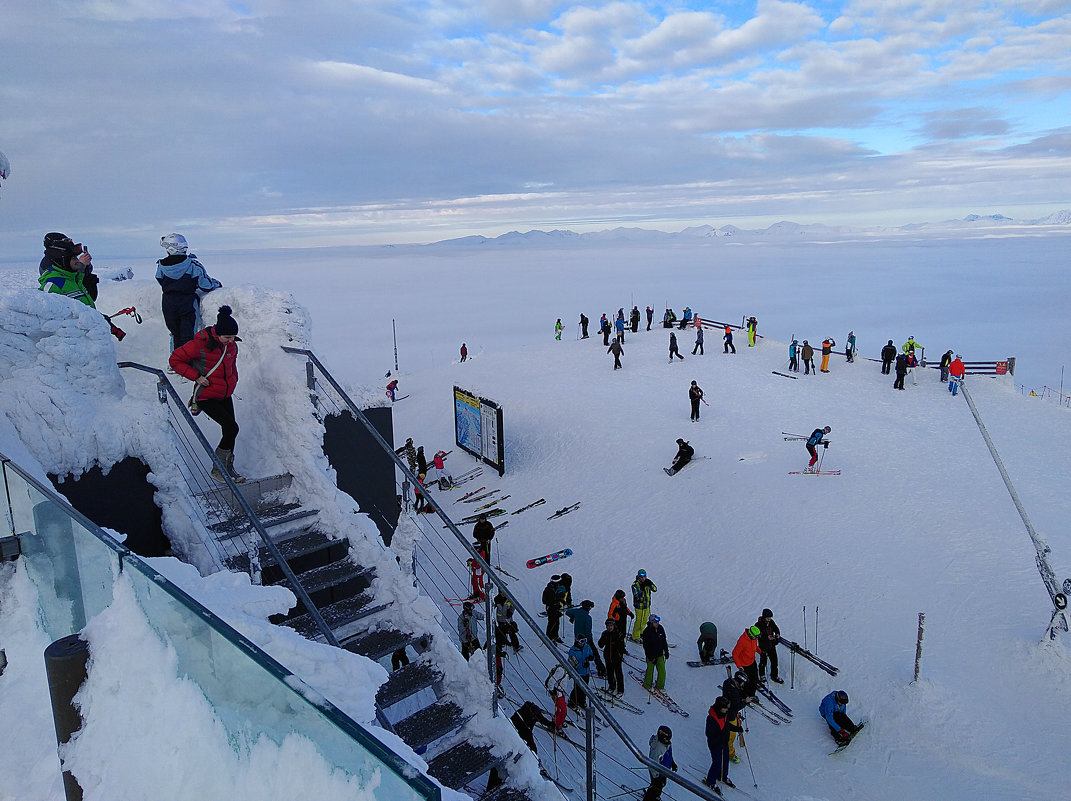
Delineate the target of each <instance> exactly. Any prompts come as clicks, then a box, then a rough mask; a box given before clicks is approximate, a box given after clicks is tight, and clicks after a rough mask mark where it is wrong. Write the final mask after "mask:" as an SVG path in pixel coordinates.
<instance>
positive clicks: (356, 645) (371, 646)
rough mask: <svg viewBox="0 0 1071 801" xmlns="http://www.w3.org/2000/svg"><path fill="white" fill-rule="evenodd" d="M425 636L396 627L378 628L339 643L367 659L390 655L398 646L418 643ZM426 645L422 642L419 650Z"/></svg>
mask: <svg viewBox="0 0 1071 801" xmlns="http://www.w3.org/2000/svg"><path fill="white" fill-rule="evenodd" d="M427 637H428V635H426V634H408V633H406V632H404V631H398V630H397V629H379V630H378V631H370V632H366V633H364V634H358V635H356V636H354V637H350V638H349V639H347V640H344V641H343V642H342V643H341V645H342V647H343V648H345V649H346V650H347V651H352V652H353V653H355V654H360V655H361V656H366V657H368V658H369V659H382V658H383V657H385V656H390V655H391V654H393V653H394V652H395V651H397V650H398V649H399V648H404V647H405V646H407V645H413V644H415V643H420V642H421V640H425V639H426V638H427ZM426 647H427V645H426V643H424V644H422V648H421V650H423V648H426Z"/></svg>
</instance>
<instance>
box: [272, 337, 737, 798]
mask: <svg viewBox="0 0 1071 801" xmlns="http://www.w3.org/2000/svg"><path fill="white" fill-rule="evenodd" d="M280 347H281V348H282V349H283V350H284V351H285V352H286V353H293V354H298V355H302V356H305V357H306V358H307V359H308V360H309V363H311V364H312V365H315V367H316V369H317V370H319V371H320V374H321V375H322V376H323V377H324V379H325V380H326V381H327V382H328V383H329V384H330V385H331V387H332V388H333V389H334V390H335V392H336V393H338V396H339V397H340V398H341V399H342V401H343V402H344V403H345V404H346V407H347V409H348V411H349V412H350V413H351V414H352V415H353V416H354V419H356V420H357V421H358V422H359V423H361V425H363V426H364V427H365V430H366V431H368V433H369V434H370V435H371V436H372V438H373V439H374V440H375V441H376V442H377V443H378V444H379V446H380V447H381V448H383V450H384V452H385V453H386V454H387V455H388V456H389V457H390V458H391V459H393V461H394V464H395V466H396V467H397V468H398V469H400V470H401V471H402V475H404V476H405V477H406V478H407V479H408V480H409V481H411V482H412V483H413V486H419V485H420V484H419V482H418V481H417V477H416V476H415V475H413V473H412V471H410V470H409V467H408V466H407V465H406V464H405V462H403V461H402V459H401V458H400V457H399V456H398V454H396V453H395V452H394V449H393V448H392V447H391V446H390V443H388V442H387V441H386V440H385V439H384V438H383V435H382V434H380V433H379V431H377V430H376V427H375V426H374V425H372V423H371V421H370V420H369V419H368V418H367V417H365V415H364V413H363V412H362V411H361V410H360V409H358V408H357V406H356V404H354V402H353V401H352V400H351V399H350V397H349V395H347V394H346V392H345V390H343V389H342V387H341V386H340V385H339V383H338V382H337V381H336V380H335V379H334V377H333V376H332V375H331V374H330V373H329V372H328V371H327V368H326V367H324V365H323V363H322V362H321V361H320V360H319V359H318V358H317V357H316V354H314V353H313V352H312V351H311V350H307V349H305V348H292V347H289V346H287V345H281V346H280ZM309 374H310V375H311V369H310V371H309ZM424 500H425V502H426V503H427V504H428V505H430V506H431V508H432V509H433V510H434V511H435V514H437V515H438V516H439V518H440V519H441V520H442V521H443V522H444V523H445V524H446V526H447V528H449V529H450V531H451V532H452V533H453V535H454V536H455V537H457V540H458V542H460V543H461V545H462V547H464V548H465V550H466V551H468V552H469V554H470V555H471V557H472V559H473V560H474V561H475V562H476V563H477V564H478V565H479V566H480V567H481V568H483V570H484V573H485V575H486V576H488V577H489V578H490V581H491V582H492V583H494V584H495V585H496V586H497V587H498V592H500V593H502V594H503V595H505V596H506V598H507V599H508V600H509V601H510V603H512V604H513V608H514V610H516V611H517V612H519V613H520V615H521V618H523V619H524V621H525V622H526V623H527V624H528V625H529V627H530V628H531V629H532V631H533V632H535V634H536V636H537V637H538V638H539V639H540V640H541V641H542V643H543V645H544V646H546V648H547V650H548V651H549V652H550V653H551V654H552V656H553V658H554V659H555V660H556V661H557V662H558V664H559V665H561V666H562V668H564V670H565V672H566V673H568V674H569V676H570V677H571V678H572V679H573V681H574V682H575V683H576V686H578V687H579V688H581V691H582V692H583V693H584V694H585V696H586V697H587V706H586V709H587V716H588V718H587V725H586V727H585V728H586V732H585V734H586V740H587V757H588V775H587V778H586V781H587V788H586V789H587V799H588V801H595V777H594V765H593V763H592V756H591V755H592V753H593V750H594V731H593V725H594V717H593V714H592V708H593V705H594V708H595V709H597V710H598V711H599V713H600V714H601V715H602V717H603V719H604V720H605V721H606V723H607V725H608V726H609V727H610V728H611V729H613V731H614V733H615V734H616V735H617V737H618V739H620V740H621V742H622V743H623V744H624V746H625V747H626V748H627V749H628V750H629V751H630V752H631V753H632V755H633V756H634V757H636V759H637V760H638V761H639V762H640V763H642V764H643V765H644V766H645V767H647V768H648V769H652V770H655V771H657V772H658V773H661V774H662V775H663V776H665V777H666V778H667V779H669V780H670V781H672V782H674V783H676V784H678V785H680V786H681V787H683V788H685V789H686V790H688V791H690V792H692V793H694V794H695V795H697V796H699V797H700V798H704V799H706V800H707V801H720V797H719V796H716V795H714V794H713V793H711V792H710V790H709V789H707V788H704V787H701V786H700V785H699V784H698V783H696V782H694V781H691V780H689V779H685V778H682V777H681V776H679V775H677V773H675V772H674V771H672V770H670V769H668V768H666V767H664V766H663V765H661V764H659V763H658V762H655V761H654V760H652V759H651V758H650V757H648V756H647V755H646V754H644V753H643V752H642V751H641V750H640V749H639V747H637V745H636V744H635V743H634V742H633V741H632V739H631V738H630V737H629V736H628V734H627V733H626V732H625V730H624V729H623V728H621V726H620V725H619V724H618V722H617V721H616V720H615V719H614V717H613V715H611V714H610V711H609V709H607V708H606V706H605V704H603V702H602V699H600V698H599V697H598V695H597V694H596V693H593V692H590V691H589V689H588V686H589V685H588V684H587V682H585V681H584V679H583V678H582V677H581V676H580V674H579V673H578V672H577V671H576V669H575V668H573V666H572V665H570V664H569V662H568V660H566V659H563V658H562V656H561V653H560V652H559V651H558V649H557V648H556V647H555V646H554V643H553V642H551V640H550V638H549V637H547V635H546V634H545V633H544V632H543V630H542V627H541V626H540V625H539V624H538V623H537V622H536V620H535V619H534V618H533V617H532V616H531V615H530V614H528V611H527V610H526V609H525V608H524V607H523V606H522V605H521V603H520V601H519V600H518V599H517V597H516V596H514V594H513V593H512V592H511V591H510V590H509V588H508V587H507V586H506V582H505V581H503V580H502V579H500V578H499V577H498V574H497V573H496V572H495V570H494V568H492V567H491V565H490V564H489V563H488V562H487V561H486V560H485V559H484V558H483V557H482V556H480V554H479V552H478V551H477V550H476V549H475V548H473V547H472V544H471V543H470V542H469V540H468V538H467V537H466V536H465V535H464V534H462V533H461V531H460V530H459V529H458V527H457V526H456V525H455V524H454V521H453V520H451V519H450V518H449V516H448V515H447V514H446V512H445V511H444V510H443V508H442V507H441V506H439V503H438V501H436V500H435V498H434V497H432V494H431V493H425V494H424ZM488 555H490V554H488ZM490 598H491V593H490V592H488V593H487V599H488V602H489V601H490ZM491 620H492V618H491V617H490V616H488V618H487V628H488V632H490V631H491V629H492V626H491ZM487 656H488V668H489V671H490V670H491V664H492V663H491V660H492V649H488V654H487ZM491 675H492V677H493V675H494V674H493V672H492V673H491ZM492 681H493V678H492ZM492 699H493V702H492V703H493V707H494V711H495V713H496V714H497V700H498V696H497V695H496V694H492Z"/></svg>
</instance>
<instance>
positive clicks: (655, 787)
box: [643, 726, 677, 801]
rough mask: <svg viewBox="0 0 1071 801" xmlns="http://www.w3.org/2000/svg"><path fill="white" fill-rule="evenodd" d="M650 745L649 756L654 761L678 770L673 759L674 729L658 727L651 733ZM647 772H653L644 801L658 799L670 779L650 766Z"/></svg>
mask: <svg viewBox="0 0 1071 801" xmlns="http://www.w3.org/2000/svg"><path fill="white" fill-rule="evenodd" d="M650 746H651V750H650V751H649V752H648V756H649V757H650V758H651V761H652V762H657V763H658V764H659V765H661V766H662V767H663V768H665V769H666V770H672V771H676V770H677V763H676V762H674V761H673V731H672V729H670V728H669V726H659V727H658V731H657V732H656V733H655V734H652V735H651V740H650ZM647 772H648V773H650V774H651V785H650V787H648V788H647V789H646V790H644V792H643V801H658V799H660V798H661V797H662V790H663V789H664V788H665V786H666V782H668V781H669V779H667V778H666V777H665V775H663V774H662V773H660V772H659V771H657V770H655V769H654V768H648V769H647Z"/></svg>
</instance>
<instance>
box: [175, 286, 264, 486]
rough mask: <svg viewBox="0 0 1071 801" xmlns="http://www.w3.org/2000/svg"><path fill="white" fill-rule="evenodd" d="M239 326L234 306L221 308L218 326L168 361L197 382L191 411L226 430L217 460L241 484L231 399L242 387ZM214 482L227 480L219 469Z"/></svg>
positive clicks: (236, 429)
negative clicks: (205, 415)
mask: <svg viewBox="0 0 1071 801" xmlns="http://www.w3.org/2000/svg"><path fill="white" fill-rule="evenodd" d="M239 342H241V340H240V339H239V338H238V323H237V321H235V319H234V318H233V317H232V316H231V307H230V306H220V308H219V314H217V315H216V324H215V325H214V326H210V327H209V328H206V329H204V330H203V331H200V332H198V334H197V335H196V336H194V338H193V339H191V340H190V341H189V342H187V343H186V344H185V345H183V346H182V347H179V348H176V349H175V352H174V353H172V354H171V358H170V359H169V360H168V361H169V362H170V364H171V369H173V370H174V371H175V372H176V373H178V374H179V375H181V376H183V377H185V378H188V379H189V380H190V381H193V382H194V383H195V384H196V385H197V386H196V387H194V390H193V397H192V398H191V399H190V411H191V412H192V413H193V414H200V413H201V412H204V413H205V414H207V415H208V416H209V417H210V418H212V419H213V420H215V421H216V422H217V423H219V426H220V429H222V432H221V436H220V440H219V446H218V447H217V448H216V456H218V457H219V460H220V462H222V463H223V466H224V467H226V468H227V472H228V473H229V474H230V476H231V479H233V480H234V481H235V482H236V483H238V484H240V483H242V482H243V481H245V479H244V478H243V477H242V476H240V475H239V474H238V473H237V472H236V471H235V469H234V440H235V439H236V438H237V436H238V423H237V422H236V421H235V419H234V401H233V400H232V399H231V395H233V394H234V388H235V386H236V385H237V384H238V364H237V361H238V343H239ZM211 475H212V478H214V479H215V480H216V481H219V482H221V483H222V482H223V481H225V480H226V479H224V478H223V475H222V474H221V473H220V472H219V468H217V467H213V468H212V474H211Z"/></svg>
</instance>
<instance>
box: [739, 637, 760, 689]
mask: <svg viewBox="0 0 1071 801" xmlns="http://www.w3.org/2000/svg"><path fill="white" fill-rule="evenodd" d="M761 633H762V632H761V631H759V627H758V626H751V627H750V628H746V629H744V633H743V634H741V635H740V639H739V640H737V641H736V647H734V648H733V662H735V663H736V667H737V669H739V670H742V671H744V674H745V675H746V676H747V686H745V687H744V688H743V689H742V690H741V691H740V692H741V693H743V696H744V698H745V700H750V699H752V698H754V697H755V690H756V688H758V686H759V666H758V664H757V663H756V661H755V660H756V658H757V657H758V655H759V652H760V651H761V650H762V649H761V648H760V647H759V635H760V634H761Z"/></svg>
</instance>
